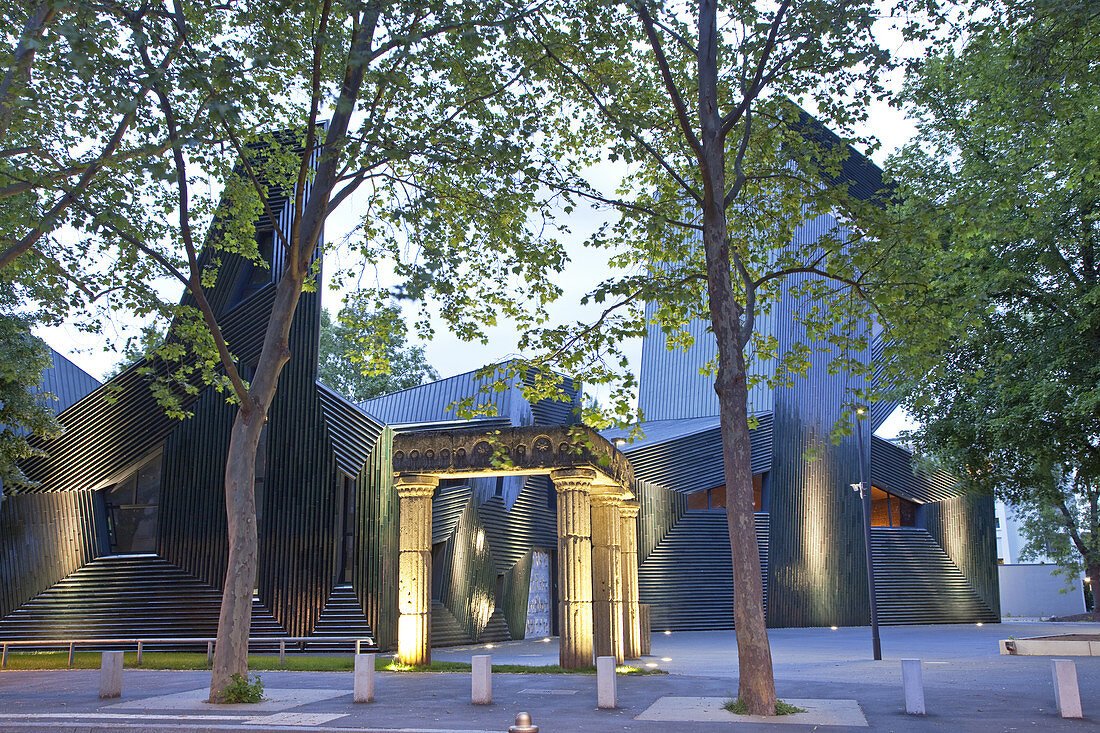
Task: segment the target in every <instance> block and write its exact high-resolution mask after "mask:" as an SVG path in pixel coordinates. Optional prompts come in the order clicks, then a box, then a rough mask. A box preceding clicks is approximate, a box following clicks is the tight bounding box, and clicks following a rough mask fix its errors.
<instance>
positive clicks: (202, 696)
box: [107, 687, 348, 713]
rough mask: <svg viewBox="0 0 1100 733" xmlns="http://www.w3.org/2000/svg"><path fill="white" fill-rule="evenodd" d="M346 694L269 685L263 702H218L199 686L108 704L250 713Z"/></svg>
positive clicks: (116, 707) (135, 708)
mask: <svg viewBox="0 0 1100 733" xmlns="http://www.w3.org/2000/svg"><path fill="white" fill-rule="evenodd" d="M347 694H348V691H347V690H319V689H304V690H303V689H278V688H275V689H271V688H268V689H265V690H264V699H263V702H257V703H240V704H235V705H216V704H214V703H210V702H207V698H209V697H210V688H209V687H200V688H199V689H197V690H187V691H186V692H174V693H171V694H169V695H157V696H155V697H143V698H139V699H137V700H127V701H126V702H118V703H115V704H113V705H108V706H107V708H108V709H121V710H209V711H212V712H213V711H217V712H222V711H225V712H234V711H240V712H248V713H267V712H271V713H274V712H279V711H282V710H289V709H290V708H296V707H298V706H300V705H308V704H310V703H314V702H319V701H321V700H329V699H332V698H334V697H340V696H341V695H347Z"/></svg>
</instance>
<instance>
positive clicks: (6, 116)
mask: <svg viewBox="0 0 1100 733" xmlns="http://www.w3.org/2000/svg"><path fill="white" fill-rule="evenodd" d="M526 11H527V9H526V8H525V6H524V4H523V3H513V2H510V1H508V0H503V1H502V2H493V3H478V4H473V3H468V2H457V1H455V2H448V1H446V0H440V1H439V2H420V1H418V0H412V1H410V0H393V1H389V2H380V3H361V2H355V1H354V0H353V1H351V2H346V3H345V2H340V3H330V2H318V3H304V4H303V3H299V4H297V5H295V6H293V7H289V6H287V5H286V4H285V3H278V2H276V3H267V2H255V3H249V4H247V5H242V4H228V5H226V4H223V5H217V6H210V5H208V4H203V3H192V2H189V1H188V0H177V1H176V2H173V3H170V4H168V5H155V4H154V5H149V4H144V3H109V4H97V3H77V4H74V5H71V6H70V5H65V6H57V7H56V8H55V7H54V6H53V5H52V4H50V3H42V4H40V5H38V6H34V7H30V8H28V7H26V6H24V5H21V4H8V5H6V6H4V12H5V14H6V16H5V17H6V18H7V19H8V20H9V22H8V23H7V24H6V26H5V27H6V29H8V32H9V36H8V38H7V39H6V40H8V41H9V45H8V48H9V49H10V53H8V54H7V55H6V56H5V57H4V58H3V61H4V62H5V64H6V75H5V77H4V79H5V80H4V82H3V85H4V86H3V88H2V89H0V116H2V118H3V119H2V120H0V136H4V137H3V144H4V155H5V157H4V159H3V161H4V163H3V165H4V167H3V168H2V169H0V176H2V177H3V179H4V180H3V181H0V189H2V190H0V200H3V201H4V202H5V203H4V205H3V208H2V210H0V216H2V217H3V220H2V222H0V228H2V231H3V237H4V241H3V247H4V249H3V252H2V253H0V270H2V271H3V273H4V275H5V276H6V277H10V278H11V282H13V283H15V284H16V285H17V286H18V287H19V288H21V294H22V295H23V297H28V294H33V296H34V297H35V298H36V299H37V301H38V302H39V304H40V306H41V307H42V308H45V309H48V310H50V311H51V312H53V313H57V314H67V315H71V316H73V317H81V318H82V322H83V324H84V326H85V327H86V328H89V329H92V330H98V329H102V320H103V319H104V318H106V317H109V316H110V315H111V314H112V313H114V312H116V311H118V310H125V311H128V312H130V313H132V314H134V315H136V316H138V317H140V318H144V319H146V320H147V321H148V322H149V323H150V324H151V325H150V329H151V330H153V331H159V332H160V333H161V334H164V333H165V332H168V333H169V336H168V337H167V338H164V337H160V338H146V339H143V340H142V343H144V344H146V345H148V346H149V347H150V348H149V350H148V351H147V352H146V358H147V359H148V360H149V361H148V364H149V365H153V364H155V365H156V367H157V369H156V372H157V374H158V375H160V376H161V377H162V379H158V380H156V382H155V383H154V389H155V390H156V394H157V396H158V397H159V398H160V399H161V400H162V402H163V404H164V406H165V408H166V409H167V410H169V411H170V412H171V413H172V414H174V415H177V416H179V417H185V416H186V408H185V406H184V404H183V403H182V401H181V400H179V399H177V397H178V395H179V390H180V389H182V390H185V391H187V392H190V393H191V394H195V393H197V392H198V391H199V390H201V389H203V388H205V387H207V386H209V385H213V386H214V387H216V388H217V389H219V390H223V391H225V392H226V393H227V395H228V396H229V398H230V399H232V400H233V401H234V402H236V403H237V404H238V407H239V410H238V413H237V418H236V420H235V422H234V425H233V428H232V434H231V439H230V446H229V458H228V460H227V466H226V474H225V476H226V478H225V488H226V505H227V511H228V519H229V538H230V543H229V544H230V560H229V567H228V570H227V574H226V580H225V584H224V594H223V603H222V612H221V618H220V622H219V633H218V642H217V644H216V647H215V653H214V670H213V674H212V679H211V698H212V699H213V700H215V701H217V700H220V699H222V696H223V693H224V690H225V688H226V686H227V685H228V684H229V681H230V678H231V675H232V674H241V675H243V674H244V673H245V672H246V671H247V653H246V652H247V649H246V646H245V645H244V643H243V640H244V638H245V637H247V634H248V628H249V616H250V613H251V606H252V593H253V589H254V587H255V583H254V577H255V568H256V526H255V495H254V488H253V483H254V475H255V471H254V463H255V455H256V447H257V445H258V442H259V437H260V432H261V431H262V428H263V424H264V419H265V416H266V412H267V409H268V406H269V405H270V404H271V401H272V399H273V396H274V393H275V389H276V385H277V384H278V378H279V374H280V373H281V371H282V368H283V366H284V364H285V363H286V361H287V359H288V358H289V345H288V343H289V342H288V334H289V330H290V324H291V322H292V320H293V317H294V313H295V310H296V308H297V305H298V301H299V299H300V297H301V295H302V293H303V292H305V291H307V290H312V289H314V288H315V287H316V285H317V283H316V275H317V272H318V268H319V263H320V259H319V258H318V256H317V255H318V254H319V253H320V249H321V248H322V246H323V244H322V237H321V235H322V232H323V230H324V226H325V222H326V221H327V219H328V217H329V216H330V214H331V213H332V212H333V211H334V210H335V209H336V208H337V207H339V206H340V205H341V204H344V203H345V202H348V201H350V200H352V199H353V198H354V197H355V196H356V195H359V198H358V199H356V202H357V215H358V217H359V219H360V226H359V227H358V229H357V230H356V231H355V232H354V234H353V235H352V236H353V237H354V238H355V239H356V241H357V243H362V246H363V248H364V249H365V250H367V251H380V252H388V251H391V250H399V249H400V248H402V247H406V246H408V244H409V237H408V232H409V231H410V230H411V229H413V228H416V229H418V230H419V231H422V232H424V231H426V232H430V233H431V237H429V238H428V239H426V240H424V247H423V250H424V251H425V254H424V256H423V258H422V261H428V262H434V263H438V264H440V265H441V266H449V267H450V266H452V265H454V263H456V262H460V258H456V257H455V256H454V252H453V250H454V248H456V247H458V246H459V245H461V244H463V243H465V242H467V241H468V240H470V239H471V238H476V239H477V243H478V247H479V250H480V251H482V252H484V253H486V254H489V255H491V256H487V257H485V258H482V259H481V260H479V261H478V264H477V265H476V266H472V267H467V268H465V272H466V275H467V277H468V278H469V279H468V281H467V283H466V288H467V289H468V290H470V291H473V292H476V293H477V294H478V295H479V296H481V302H483V303H486V305H484V306H483V307H482V310H481V311H478V312H474V313H472V314H470V315H472V316H473V317H474V318H477V317H478V316H479V315H480V316H481V319H482V320H488V319H489V318H490V317H491V316H492V314H494V313H495V312H496V311H497V310H499V309H498V308H497V307H495V306H493V305H492V303H493V302H494V298H496V299H497V300H500V299H502V298H504V295H503V294H505V293H506V294H507V300H508V302H514V299H513V298H512V295H513V293H514V292H515V291H517V290H518V291H520V292H521V293H523V294H524V295H525V296H527V297H531V298H533V299H534V301H535V302H536V303H537V302H538V301H539V300H540V299H543V298H545V297H546V296H547V295H549V294H551V293H552V292H553V288H552V287H550V286H549V285H548V282H549V281H548V280H547V279H546V278H545V277H542V276H541V273H542V271H543V270H545V269H548V268H551V269H552V268H553V267H554V266H555V265H556V263H558V262H560V259H561V258H560V256H558V255H557V254H556V252H557V250H558V246H557V244H556V242H554V241H553V240H552V238H546V237H538V236H536V233H537V232H536V230H534V229H533V228H532V227H530V226H529V225H528V222H527V220H526V217H525V214H526V212H527V211H528V210H529V209H531V208H534V207H536V206H537V204H538V201H539V199H540V197H541V195H542V193H541V192H540V191H539V190H538V189H537V187H532V186H529V185H525V183H524V181H525V180H527V179H528V178H530V175H529V174H528V173H526V171H528V170H532V169H531V167H530V166H529V165H528V164H527V163H526V156H525V153H524V151H525V148H524V146H523V145H521V143H520V141H522V140H524V139H525V137H526V136H528V135H529V134H531V127H530V120H531V119H532V118H533V116H534V110H535V109H536V107H537V105H536V104H535V97H534V96H532V91H531V90H530V89H528V88H527V86H526V85H525V82H524V79H523V75H522V74H521V73H520V71H521V68H522V64H521V63H517V62H516V59H515V58H514V57H513V55H512V54H510V53H509V50H508V47H507V39H508V32H509V31H510V29H511V28H512V27H513V26H514V24H515V23H516V22H517V20H518V19H519V18H520V17H522V16H523V14H524V13H525V12H526ZM326 118H327V119H326ZM36 120H43V122H42V123H41V124H38V123H37V122H36ZM280 130H281V131H285V132H282V133H278V132H277V131H280ZM276 209H278V211H277V210H276ZM280 216H282V219H281V220H280ZM257 227H260V228H270V229H272V230H273V232H274V237H275V240H276V241H275V244H274V255H273V256H272V257H271V258H270V260H268V259H267V258H265V257H264V256H262V255H261V253H260V251H259V248H258V239H257V236H256V231H257ZM203 243H205V244H206V247H205V252H204V248H203ZM531 252H543V253H545V256H543V257H542V258H541V259H534V260H533V259H524V258H523V257H520V256H519V254H518V253H531ZM232 256H240V257H243V258H245V259H247V260H251V261H252V262H254V263H256V264H257V265H258V266H261V267H265V268H266V267H271V269H272V270H273V282H272V287H273V290H274V297H273V305H272V309H271V316H270V318H269V320H268V323H267V328H266V332H265V335H264V338H263V343H262V346H261V348H260V354H259V357H258V358H257V359H256V360H255V362H254V363H251V364H243V363H240V362H239V361H238V360H237V359H236V358H235V356H234V354H233V352H232V350H231V348H232V346H231V344H229V343H227V341H226V339H225V337H224V334H222V332H221V324H220V323H219V314H220V311H219V309H218V307H216V306H215V305H214V304H211V302H210V301H209V300H208V298H207V295H208V291H209V289H210V288H211V286H213V285H214V284H215V283H216V282H217V279H218V277H219V271H220V267H221V265H222V264H223V261H224V260H228V259H230V258H231V257H232ZM531 262H534V264H530V263H531ZM453 269H455V270H457V269H458V267H457V266H454V268H453ZM506 276H507V277H511V278H513V280H511V281H508V280H507V279H506ZM398 277H399V278H402V279H405V280H411V281H412V282H411V283H410V285H409V287H410V288H412V289H422V288H425V287H434V283H432V282H431V280H430V278H429V279H428V280H424V279H423V278H421V279H419V280H418V279H416V278H415V277H414V273H412V272H411V271H410V270H399V272H398ZM166 282H167V283H171V284H172V287H170V288H168V289H166V288H165V287H164V285H165V283H166ZM517 284H518V285H519V287H517ZM180 287H182V288H183V289H184V290H185V292H186V295H185V297H184V299H183V302H182V303H177V302H176V300H175V298H174V297H172V296H173V295H174V292H178V289H179V288H180ZM166 290H167V291H168V292H166ZM536 307H537V305H536ZM143 368H144V367H143ZM151 371H152V370H151ZM245 375H248V377H247V378H246V376H245ZM164 377H166V379H167V380H168V381H169V382H171V384H172V388H170V387H169V386H167V384H166V383H165V379H163V378H164Z"/></svg>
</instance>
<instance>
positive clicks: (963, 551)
mask: <svg viewBox="0 0 1100 733" xmlns="http://www.w3.org/2000/svg"><path fill="white" fill-rule="evenodd" d="M995 522H996V518H995V516H994V512H993V497H992V496H990V495H975V496H971V495H962V496H956V497H954V498H951V499H947V500H946V501H939V502H936V503H934V504H925V505H924V506H922V507H920V508H919V509H918V510H917V524H918V525H919V526H921V527H924V528H925V529H927V530H928V533H929V534H930V535H932V537H933V538H934V539H935V540H936V542H937V543H938V544H939V546H940V547H942V548H943V550H944V552H946V553H947V554H948V556H949V557H950V558H951V559H952V561H954V563H955V565H957V566H958V568H959V570H961V571H962V574H963V575H965V576H966V579H967V581H969V582H970V585H971V587H973V588H974V591H975V592H976V593H977V594H978V596H979V597H980V598H981V599H982V600H983V601H984V602H985V604H986V605H987V606H989V608H990V609H991V610H992V611H993V613H994V614H995V615H996V617H997V618H1000V615H1001V594H1000V586H999V583H998V575H997V539H996V538H997V535H996V527H995Z"/></svg>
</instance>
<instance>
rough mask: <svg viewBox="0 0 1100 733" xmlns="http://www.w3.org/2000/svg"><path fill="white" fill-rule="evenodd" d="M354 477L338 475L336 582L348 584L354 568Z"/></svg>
mask: <svg viewBox="0 0 1100 733" xmlns="http://www.w3.org/2000/svg"><path fill="white" fill-rule="evenodd" d="M355 493H356V492H355V479H353V478H352V477H351V476H348V475H347V474H341V475H340V521H339V524H340V542H339V543H338V545H337V558H336V584H337V585H349V584H350V583H351V582H352V573H353V571H354V568H355Z"/></svg>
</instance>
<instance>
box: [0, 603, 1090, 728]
mask: <svg viewBox="0 0 1100 733" xmlns="http://www.w3.org/2000/svg"><path fill="white" fill-rule="evenodd" d="M1084 626H1088V625H1085V624H1050V623H1043V624H1039V623H1031V624H1018V623H1012V624H991V625H987V626H984V627H975V626H915V627H912V626H910V627H884V628H883V629H882V646H883V656H884V659H883V660H882V661H880V662H874V661H870V660H869V657H870V653H869V652H870V631H869V629H867V628H844V629H839V630H837V631H832V630H830V629H775V630H772V631H771V632H770V638H771V641H772V650H773V658H774V668H775V677H776V688H777V692H778V694H779V696H780V697H781V698H783V699H805V698H811V699H831V700H854V701H856V703H858V706H859V709H860V710H861V712H862V716H863V718H864V719H865V720H866V722H867V727H851V726H828V727H819V728H818V729H817V730H819V731H837V732H838V733H839V732H841V731H866V730H876V731H877V730H883V731H916V730H921V731H925V730H929V729H939V730H945V731H1012V730H1021V729H1030V730H1037V731H1048V730H1052V731H1060V730H1067V731H1086V730H1096V728H1097V722H1098V721H1100V658H1082V657H1079V658H1076V659H1075V661H1076V664H1077V675H1078V681H1079V684H1080V689H1081V700H1082V703H1083V706H1084V712H1085V716H1086V718H1085V720H1063V719H1062V718H1060V717H1059V716H1058V714H1057V711H1056V710H1055V707H1054V693H1053V687H1052V683H1051V673H1050V658H1048V657H1003V656H1000V655H999V654H998V653H997V640H998V639H1003V638H1008V637H1009V636H1016V637H1022V636H1035V635H1040V634H1049V633H1060V632H1070V631H1075V630H1081V628H1082V627H1084ZM489 646H491V647H492V648H487V647H489ZM474 654H491V655H492V656H493V661H494V662H496V663H519V664H530V665H537V664H550V663H555V662H556V661H557V640H556V639H551V640H550V641H549V642H546V641H542V640H533V641H523V642H509V643H504V644H497V645H484V646H471V647H460V648H453V649H437V650H434V651H433V656H434V658H436V659H444V660H456V661H462V660H468V659H469V658H470V657H471V656H473V655H474ZM903 657H919V658H922V659H923V660H924V661H925V665H924V685H925V698H926V701H927V708H928V712H929V715H926V716H923V717H915V716H908V715H905V714H904V710H903V700H902V693H901V668H900V664H899V662H898V660H899V659H900V658H903ZM642 663H643V664H646V665H657V666H659V667H660V668H662V669H665V670H668V671H669V672H670V674H668V675H652V676H645V677H631V676H620V677H619V680H618V692H619V700H618V703H619V707H618V708H617V709H615V710H598V709H597V708H596V679H595V677H594V676H591V675H505V674H496V675H494V676H493V705H490V706H474V705H471V704H470V677H469V675H468V674H427V673H424V674H408V673H378V675H377V681H376V690H375V697H376V701H375V702H373V703H369V704H361V705H356V704H353V703H352V702H351V688H352V677H351V674H349V673H317V672H311V673H303V672H264V673H262V677H263V681H264V685H265V689H266V695H265V697H266V698H268V701H266V702H264V703H261V704H259V705H242V706H213V705H209V704H206V703H203V702H201V699H202V698H203V697H205V690H206V686H207V685H208V684H209V673H207V672H149V671H136V670H126V672H125V673H124V675H123V696H122V698H120V699H118V700H105V701H101V700H99V699H98V697H97V694H98V674H99V673H98V672H97V671H56V672H14V671H12V672H2V673H0V730H3V731H11V732H12V733H22V732H23V731H36V732H38V733H42V731H45V730H55V731H56V730H61V731H71V732H73V733H75V732H77V731H80V732H81V733H85V732H87V733H92V732H95V733H99V732H100V731H116V732H117V731H127V732H130V733H132V732H133V731H180V733H183V731H187V732H188V733H198V732H200V731H201V732H203V733H222V732H224V733H228V732H229V731H254V730H257V729H262V730H266V731H275V732H276V733H279V732H281V731H315V732H316V733H328V732H331V731H339V732H340V733H352V732H353V731H427V732H434V731H447V732H448V733H457V732H459V731H498V732H502V731H507V730H508V726H509V725H512V724H513V722H514V718H515V715H516V713H518V712H520V711H527V712H529V713H531V716H532V718H533V720H534V723H535V724H536V725H538V726H539V728H540V731H542V733H553V732H555V731H620V730H629V731H686V730H715V731H718V730H730V731H736V732H739V733H741V732H743V733H750V732H751V731H764V730H771V731H795V730H810V728H808V727H806V726H801V725H794V726H792V725H790V724H789V723H786V724H784V723H767V724H755V723H751V722H725V723H718V722H690V721H668V720H664V721H661V720H645V719H638V717H639V716H643V717H646V716H648V717H653V716H654V715H655V714H656V711H657V710H658V708H653V706H654V705H655V704H657V703H658V701H661V703H660V705H665V706H667V704H668V702H669V700H670V699H673V698H700V697H713V698H720V699H726V698H729V697H731V696H732V695H733V694H735V693H736V689H737V679H736V644H735V640H734V636H733V633H732V632H681V633H676V634H671V635H667V636H666V635H663V634H662V635H656V636H654V638H653V655H652V656H651V657H647V658H645V659H644V660H642ZM647 711H649V712H648V713H647Z"/></svg>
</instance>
